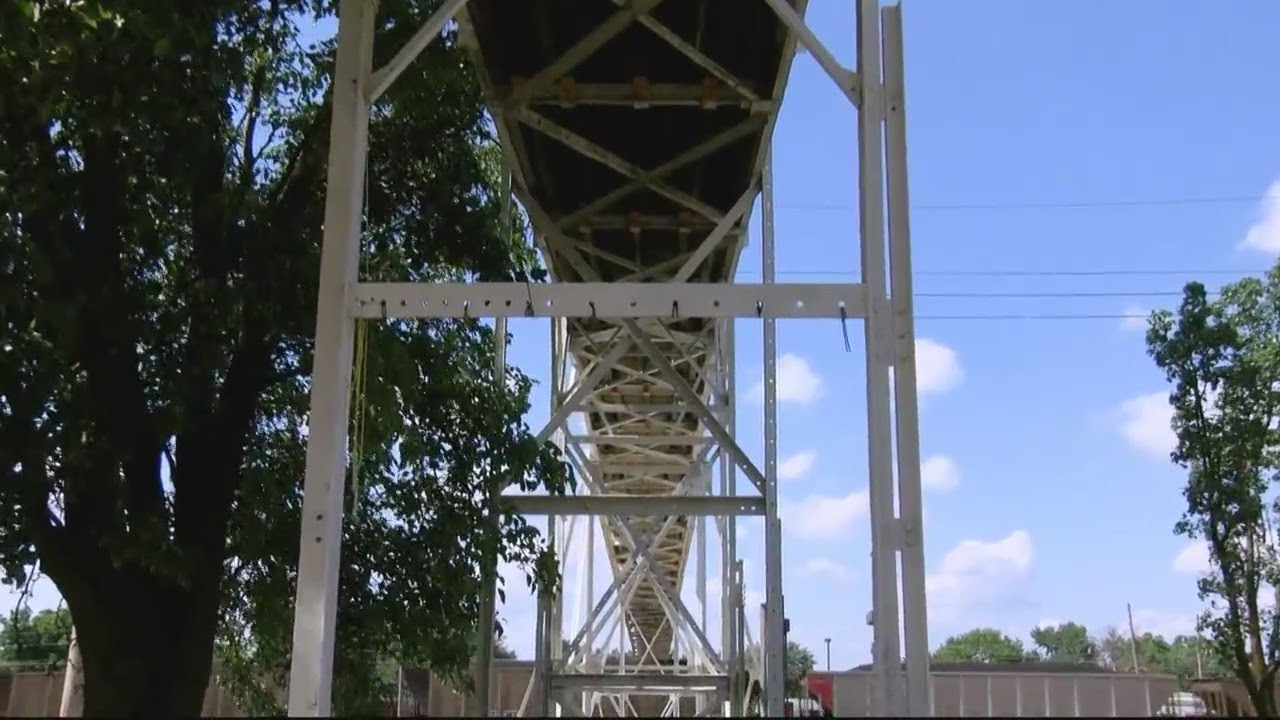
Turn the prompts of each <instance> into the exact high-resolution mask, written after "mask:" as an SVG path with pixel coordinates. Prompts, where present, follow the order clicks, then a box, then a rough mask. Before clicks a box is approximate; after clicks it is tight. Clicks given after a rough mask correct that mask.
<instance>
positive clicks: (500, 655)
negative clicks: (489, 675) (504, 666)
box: [493, 638, 516, 660]
mask: <svg viewBox="0 0 1280 720" xmlns="http://www.w3.org/2000/svg"><path fill="white" fill-rule="evenodd" d="M493 658H494V659H495V660H515V659H516V651H515V650H512V649H511V646H509V645H507V641H506V640H505V639H504V638H495V639H494V641H493Z"/></svg>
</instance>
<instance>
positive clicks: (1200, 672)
mask: <svg viewBox="0 0 1280 720" xmlns="http://www.w3.org/2000/svg"><path fill="white" fill-rule="evenodd" d="M1203 677H1204V656H1203V655H1201V654H1200V631H1199V630H1196V679H1197V680H1199V679H1201V678H1203Z"/></svg>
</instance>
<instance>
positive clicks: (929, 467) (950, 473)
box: [920, 455, 960, 492]
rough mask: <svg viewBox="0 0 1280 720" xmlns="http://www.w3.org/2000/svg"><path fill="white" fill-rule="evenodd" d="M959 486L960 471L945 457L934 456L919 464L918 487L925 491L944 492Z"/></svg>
mask: <svg viewBox="0 0 1280 720" xmlns="http://www.w3.org/2000/svg"><path fill="white" fill-rule="evenodd" d="M959 484H960V470H959V469H958V468H956V464H955V462H954V461H953V460H952V459H951V458H949V457H947V456H946V455H934V456H933V457H930V458H926V459H925V461H924V462H922V463H920V485H921V487H922V488H924V489H925V490H933V491H935V492H946V491H948V490H952V489H954V488H955V486H956V485H959Z"/></svg>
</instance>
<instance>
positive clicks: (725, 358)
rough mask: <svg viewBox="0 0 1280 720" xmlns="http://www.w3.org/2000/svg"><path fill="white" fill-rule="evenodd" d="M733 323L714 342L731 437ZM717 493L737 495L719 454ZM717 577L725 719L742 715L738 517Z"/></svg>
mask: <svg viewBox="0 0 1280 720" xmlns="http://www.w3.org/2000/svg"><path fill="white" fill-rule="evenodd" d="M736 328H737V321H736V320H734V319H733V318H729V319H726V320H725V321H724V325H723V326H722V328H721V335H720V337H719V338H718V341H719V343H720V344H721V348H722V350H721V352H720V362H721V368H720V371H721V373H722V377H721V381H720V384H721V386H722V387H723V402H724V407H723V408H722V413H723V415H722V417H721V423H722V424H723V425H724V427H725V430H727V431H728V432H729V434H730V435H731V436H733V435H735V434H736V432H737V415H738V411H737V408H738V404H737V396H736V394H735V393H736V392H737V380H736V370H737V357H736V353H737V346H736V345H735V341H734V338H735V333H736ZM720 489H721V492H722V493H723V494H725V495H736V494H737V492H738V465H737V463H736V462H735V461H734V460H733V458H732V457H731V456H730V455H729V454H728V453H727V452H721V453H720ZM720 562H721V567H720V571H721V575H722V576H723V578H724V586H723V587H722V588H721V591H720V595H721V601H722V602H721V607H722V610H721V612H722V615H721V617H720V624H721V629H722V631H723V634H724V639H723V644H722V648H723V649H722V651H721V652H722V653H723V655H724V662H725V667H727V668H728V669H729V715H730V716H738V715H741V714H742V710H741V708H740V707H739V705H740V704H741V700H740V695H741V693H740V692H739V691H738V688H739V685H740V677H739V673H738V668H739V666H740V665H741V653H740V652H739V647H738V645H739V642H738V638H739V637H740V636H741V634H742V626H741V625H740V624H739V622H738V610H737V606H736V605H735V597H736V596H735V594H734V592H733V588H734V587H735V577H736V568H737V566H738V517H737V516H736V515H729V516H728V517H726V518H725V519H724V536H723V537H722V538H721V560H720Z"/></svg>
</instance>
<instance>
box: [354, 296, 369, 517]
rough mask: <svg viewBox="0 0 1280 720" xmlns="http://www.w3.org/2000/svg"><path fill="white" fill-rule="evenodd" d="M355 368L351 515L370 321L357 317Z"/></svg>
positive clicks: (364, 407) (363, 414) (364, 402)
mask: <svg viewBox="0 0 1280 720" xmlns="http://www.w3.org/2000/svg"><path fill="white" fill-rule="evenodd" d="M355 335H356V336H355V352H354V356H353V359H354V367H353V373H352V382H351V391H352V399H351V515H352V517H356V516H357V515H358V514H359V512H360V493H361V490H362V485H361V482H360V479H361V475H360V469H361V465H362V458H363V457H364V429H365V423H366V410H367V408H368V395H367V392H366V390H367V388H368V378H369V321H368V320H366V319H365V318H359V319H357V320H356V333H355Z"/></svg>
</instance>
